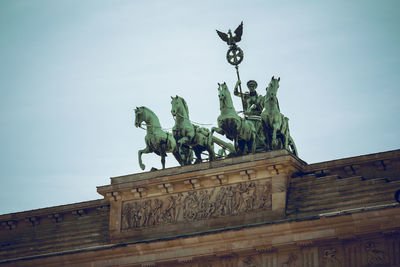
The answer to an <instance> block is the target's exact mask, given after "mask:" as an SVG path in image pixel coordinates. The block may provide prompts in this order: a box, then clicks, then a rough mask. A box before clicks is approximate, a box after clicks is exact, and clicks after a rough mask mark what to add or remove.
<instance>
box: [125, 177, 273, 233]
mask: <svg viewBox="0 0 400 267" xmlns="http://www.w3.org/2000/svg"><path fill="white" fill-rule="evenodd" d="M270 207H271V185H270V184H269V183H267V184H265V183H256V182H242V183H238V184H235V185H229V186H223V187H219V188H213V189H203V190H196V191H189V192H186V193H178V194H176V195H169V196H168V197H165V198H154V199H146V200H143V201H132V202H126V203H123V206H122V216H121V228H122V229H129V228H141V227H152V226H156V225H159V224H169V223H176V222H183V221H195V220H202V219H209V218H211V217H217V216H229V215H236V214H241V213H245V212H251V211H253V210H259V209H266V208H270Z"/></svg>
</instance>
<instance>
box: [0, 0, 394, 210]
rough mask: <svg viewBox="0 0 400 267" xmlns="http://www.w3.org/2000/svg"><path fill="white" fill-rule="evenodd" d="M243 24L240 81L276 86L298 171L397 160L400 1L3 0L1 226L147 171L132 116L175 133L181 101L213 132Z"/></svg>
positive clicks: (151, 159)
mask: <svg viewBox="0 0 400 267" xmlns="http://www.w3.org/2000/svg"><path fill="white" fill-rule="evenodd" d="M242 20H243V22H244V34H243V38H242V41H241V42H240V43H239V45H240V47H241V48H242V49H243V50H244V53H245V58H244V60H243V62H242V64H241V65H240V74H241V78H242V81H243V83H246V82H247V80H249V79H254V80H256V81H257V82H258V88H257V90H258V92H259V93H260V94H265V87H266V85H267V84H268V82H269V80H270V79H271V76H273V75H275V76H276V77H281V81H280V88H279V91H278V98H279V103H280V108H281V112H282V113H283V114H285V115H286V116H287V117H289V119H290V121H289V124H290V130H291V135H292V137H293V139H294V140H295V142H296V145H297V148H298V150H299V156H300V158H301V159H303V160H304V161H306V162H308V163H315V162H321V161H327V160H333V159H338V158H344V157H350V156H357V155H361V154H369V153H376V152H383V151H387V150H393V149H399V148H400V141H399V138H400V126H399V111H400V104H399V99H400V97H399V96H400V93H399V84H400V68H399V66H400V52H399V47H400V1H397V0H383V1H371V0H363V1H337V0H336V1H101V0H96V1H77V0H71V1H52V0H49V1H42V0H36V1H30V0H26V1H21V0H12V1H11V0H3V1H1V2H0V90H1V98H0V102H1V105H0V125H1V131H0V147H1V150H0V151H1V152H0V190H1V194H0V214H4V213H11V212H17V211H23V210H30V209H37V208H43V207H49V206H55V205H61V204H69V203H75V202H81V201H85V200H92V199H98V198H101V196H100V195H98V194H97V192H96V186H100V185H106V184H109V178H110V177H115V176H119V175H125V174H131V173H137V172H141V170H140V168H139V166H138V158H137V151H138V150H139V149H142V148H144V146H145V144H144V136H145V131H143V130H141V129H138V128H135V126H134V112H133V109H134V108H135V107H136V106H147V107H149V108H150V109H152V110H153V111H154V112H155V113H156V114H157V115H158V116H159V119H160V121H161V124H162V126H163V127H164V128H171V127H172V126H173V124H174V121H173V118H172V116H171V114H170V110H171V104H170V96H175V95H179V96H182V97H184V98H185V99H186V101H187V103H188V105H189V110H190V116H191V119H192V120H193V121H196V122H199V123H205V124H216V120H217V117H218V115H219V103H218V97H217V83H218V82H223V81H225V82H227V84H228V86H229V87H230V89H231V90H232V89H233V86H234V84H235V82H236V74H235V70H234V68H233V67H232V66H230V65H229V64H228V63H227V62H226V59H225V53H226V50H227V46H226V44H225V43H223V42H222V41H221V40H220V39H219V38H218V36H217V34H216V32H215V29H219V30H222V31H227V30H228V29H229V28H231V29H232V30H234V29H235V28H236V27H237V26H238V24H239V23H240V21H242ZM235 105H236V107H237V110H240V101H239V99H235ZM210 127H211V126H210ZM143 161H144V163H145V164H146V166H147V168H146V171H148V170H149V168H151V167H152V166H153V167H157V168H160V166H161V163H160V159H159V157H156V156H151V155H144V156H143ZM167 166H177V163H176V161H175V159H174V158H173V157H172V156H169V157H168V158H167Z"/></svg>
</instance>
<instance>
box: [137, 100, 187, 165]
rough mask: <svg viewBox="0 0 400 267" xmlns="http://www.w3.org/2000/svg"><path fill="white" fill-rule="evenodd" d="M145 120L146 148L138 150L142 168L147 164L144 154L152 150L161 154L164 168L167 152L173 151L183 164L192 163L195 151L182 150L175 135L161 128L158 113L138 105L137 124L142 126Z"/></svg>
mask: <svg viewBox="0 0 400 267" xmlns="http://www.w3.org/2000/svg"><path fill="white" fill-rule="evenodd" d="M143 122H145V123H146V136H145V139H144V140H145V143H146V148H144V149H142V150H139V151H138V157H139V165H140V168H141V169H142V170H144V169H145V165H144V164H143V162H142V154H146V153H152V152H154V153H156V154H157V155H159V156H161V164H162V168H163V169H165V157H166V156H167V153H173V155H174V156H175V158H176V160H177V161H178V162H179V163H180V164H181V165H187V164H190V162H191V161H192V159H193V152H192V151H191V150H187V151H186V153H184V151H180V150H179V149H178V146H177V144H176V141H175V138H174V137H173V135H172V134H171V133H168V132H165V131H164V130H163V129H162V128H161V124H160V121H159V120H158V117H157V115H156V114H155V113H154V112H153V111H151V110H150V109H149V108H146V107H137V108H136V109H135V126H136V127H141V124H142V123H143Z"/></svg>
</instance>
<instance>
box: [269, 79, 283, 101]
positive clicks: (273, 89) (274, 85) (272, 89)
mask: <svg viewBox="0 0 400 267" xmlns="http://www.w3.org/2000/svg"><path fill="white" fill-rule="evenodd" d="M280 80H281V78H280V77H278V79H275V77H274V76H272V78H271V81H270V82H269V84H268V87H267V97H268V98H271V99H272V98H275V97H276V93H277V92H278V88H279V81H280Z"/></svg>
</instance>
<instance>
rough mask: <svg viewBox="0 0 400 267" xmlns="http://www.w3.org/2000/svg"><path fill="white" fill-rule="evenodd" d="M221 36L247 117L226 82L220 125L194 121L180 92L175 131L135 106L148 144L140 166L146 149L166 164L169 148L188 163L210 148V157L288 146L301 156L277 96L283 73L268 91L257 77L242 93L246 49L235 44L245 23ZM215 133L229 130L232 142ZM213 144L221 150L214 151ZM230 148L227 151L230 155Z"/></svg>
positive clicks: (182, 162)
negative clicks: (259, 85)
mask: <svg viewBox="0 0 400 267" xmlns="http://www.w3.org/2000/svg"><path fill="white" fill-rule="evenodd" d="M217 33H218V36H219V37H220V38H221V39H222V40H223V41H224V42H226V43H227V45H228V46H229V48H228V51H227V53H226V59H227V61H228V63H229V64H231V65H233V66H234V67H235V70H236V76H237V83H236V85H235V88H234V90H233V93H234V95H235V96H238V97H240V98H241V100H242V107H243V117H240V116H239V115H238V113H237V112H236V110H235V108H234V106H233V102H232V97H231V94H230V92H229V90H228V86H227V85H226V83H225V82H224V83H222V84H218V85H219V86H218V97H219V104H220V111H221V112H220V115H219V116H218V119H217V123H218V127H212V129H211V131H210V130H209V129H207V128H204V127H200V126H198V125H195V124H193V123H192V122H191V121H190V119H189V108H188V105H187V103H186V101H185V99H183V98H182V97H179V96H175V97H171V98H172V101H171V105H172V109H171V114H172V116H173V118H174V120H175V125H174V127H173V129H172V134H171V133H168V132H165V131H163V130H162V128H161V125H160V122H159V120H158V118H157V116H156V115H155V114H154V113H153V112H152V111H151V110H150V109H148V108H146V107H140V108H136V110H135V125H136V127H141V124H142V122H145V123H146V130H147V132H146V137H145V142H146V148H145V149H142V150H139V152H138V154H139V165H140V167H141V168H142V169H144V168H145V165H144V164H143V163H142V158H141V157H142V154H143V153H152V152H154V153H156V154H157V155H160V156H161V163H162V167H163V169H164V168H165V157H166V156H167V153H173V155H174V156H175V158H176V160H177V161H178V162H179V164H180V165H188V164H191V163H192V161H193V152H194V153H195V155H196V160H195V162H194V163H200V162H202V157H201V156H202V154H203V153H204V152H205V151H206V152H207V153H208V160H210V161H211V160H214V159H215V158H216V157H227V156H235V155H243V154H247V153H255V152H262V151H269V150H276V149H286V150H288V151H291V152H292V153H293V154H294V155H296V156H298V154H297V148H296V145H295V143H294V141H293V139H292V137H291V136H290V131H289V119H288V118H287V117H285V116H284V115H283V114H282V113H281V112H280V108H279V102H278V98H277V96H276V94H277V92H278V88H279V81H280V78H278V79H275V78H274V77H272V79H271V82H270V83H269V85H268V87H267V88H266V95H265V96H262V95H259V94H258V93H257V91H256V88H257V82H256V81H254V80H250V81H248V82H247V87H248V89H249V91H248V92H245V93H243V92H242V87H241V80H240V75H239V64H240V63H241V62H242V60H243V57H244V53H243V51H242V49H240V47H239V46H237V43H238V42H240V41H241V38H242V34H243V22H242V23H241V24H240V25H239V26H238V27H237V28H236V30H235V31H234V33H235V35H232V32H231V30H229V31H228V33H224V32H221V31H218V30H217ZM214 132H217V133H219V134H221V135H225V136H226V137H227V138H228V139H229V140H231V141H233V145H232V144H230V143H228V142H225V141H223V140H221V139H219V138H217V137H215V136H214V135H213V133H214ZM214 144H218V145H219V146H220V147H221V149H220V150H219V151H218V155H217V156H216V155H215V151H214ZM227 152H228V153H229V154H227Z"/></svg>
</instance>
